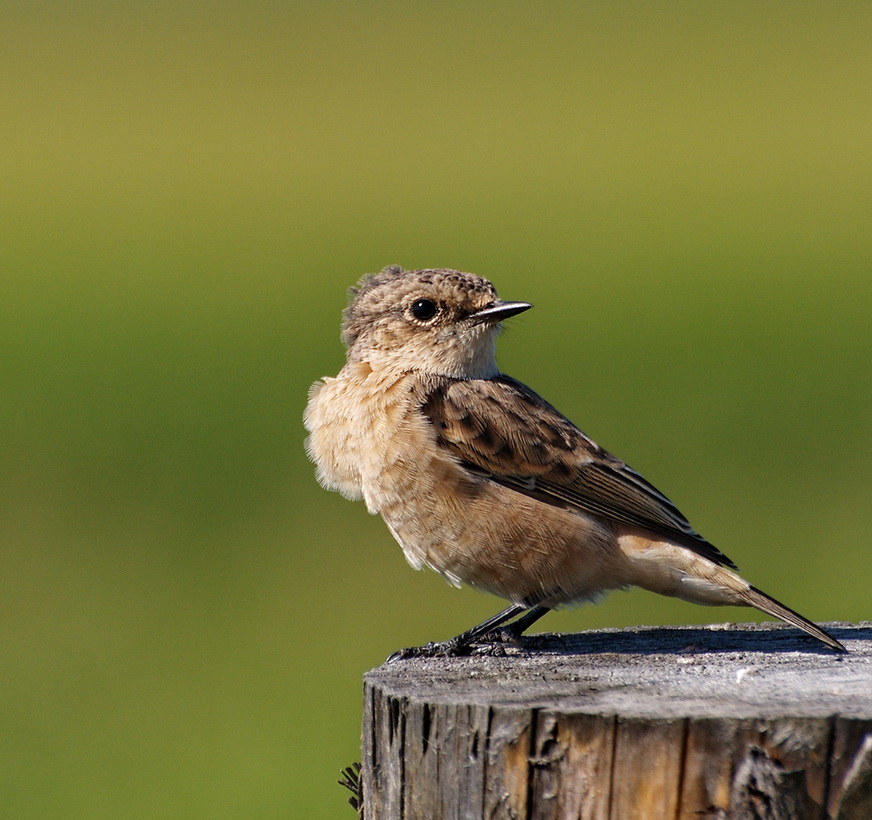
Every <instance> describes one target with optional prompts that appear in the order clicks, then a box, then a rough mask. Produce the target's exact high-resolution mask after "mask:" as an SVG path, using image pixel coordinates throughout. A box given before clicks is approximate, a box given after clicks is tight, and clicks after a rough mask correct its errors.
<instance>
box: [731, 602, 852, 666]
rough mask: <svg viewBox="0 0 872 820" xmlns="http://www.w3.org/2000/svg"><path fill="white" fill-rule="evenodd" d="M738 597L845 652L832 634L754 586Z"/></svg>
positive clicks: (832, 647) (831, 647)
mask: <svg viewBox="0 0 872 820" xmlns="http://www.w3.org/2000/svg"><path fill="white" fill-rule="evenodd" d="M739 597H740V598H742V599H743V600H744V601H745V602H746V603H747V604H748V605H749V606H753V607H754V608H755V609H759V610H760V611H761V612H765V613H766V614H767V615H774V616H775V617H776V618H780V619H781V620H782V621H785V622H786V623H789V624H792V625H793V626H798V627H799V628H800V629H802V630H803V631H804V632H808V634H809V635H812V636H814V637H815V638H817V639H818V640H819V641H823V642H824V643H825V644H826V645H827V646H828V647H830V649H835V650H836V651H838V652H847V651H848V650H847V649H845V647H844V646H842V644H840V643H839V642H838V641H837V640H836V639H835V638H834V637H832V635H828V634H827V633H826V632H824V630H823V629H821V628H820V627H819V626H817V624H813V623H812V622H811V621H809V620H806V619H805V618H803V617H802V615H800V614H799V613H798V612H794V611H793V610H792V609H790V607H786V606H784V604H782V603H779V602H778V601H776V600H775V599H774V598H770V597H769V596H768V595H767V594H766V593H765V592H761V591H760V590H759V589H757V588H756V587H749V588H748V590H747V591H745V592H740V593H739Z"/></svg>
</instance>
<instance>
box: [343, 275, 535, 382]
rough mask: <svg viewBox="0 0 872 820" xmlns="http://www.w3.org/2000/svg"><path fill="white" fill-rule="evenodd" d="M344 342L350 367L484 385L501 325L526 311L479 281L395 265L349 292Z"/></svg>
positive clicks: (492, 370) (493, 367) (492, 365)
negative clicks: (360, 364)
mask: <svg viewBox="0 0 872 820" xmlns="http://www.w3.org/2000/svg"><path fill="white" fill-rule="evenodd" d="M351 296H352V301H351V303H350V304H349V306H348V307H347V308H346V310H345V314H344V322H343V325H342V341H343V342H344V343H345V345H346V346H347V347H348V361H349V362H363V361H366V362H369V363H370V364H371V365H372V366H373V367H379V368H383V367H386V368H392V369H397V370H417V371H421V372H423V373H428V374H433V375H440V376H452V377H454V378H488V377H490V376H495V375H496V374H497V373H498V372H499V371H498V369H497V364H496V357H495V349H494V348H495V345H494V342H495V339H496V336H497V333H498V332H499V330H500V322H501V321H502V320H503V319H507V318H508V317H509V316H514V315H515V314H517V313H521V312H522V311H524V310H527V309H528V308H530V307H532V305H530V304H528V303H527V302H503V301H500V299H498V298H497V292H496V290H495V289H494V286H493V285H492V284H491V283H490V282H488V280H487V279H483V278H482V277H480V276H475V275H473V274H471V273H461V272H460V271H456V270H448V269H444V268H428V269H425V270H413V271H404V270H403V269H402V268H400V267H399V266H391V267H388V268H385V269H384V270H383V271H382V272H381V273H378V274H375V275H373V276H368V277H365V278H364V279H363V280H361V282H360V283H359V284H358V286H357V287H356V288H352V289H351Z"/></svg>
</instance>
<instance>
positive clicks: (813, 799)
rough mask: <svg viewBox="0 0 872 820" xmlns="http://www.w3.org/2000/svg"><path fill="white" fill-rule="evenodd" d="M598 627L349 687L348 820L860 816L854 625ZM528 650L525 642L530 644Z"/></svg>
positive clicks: (860, 689) (859, 677)
mask: <svg viewBox="0 0 872 820" xmlns="http://www.w3.org/2000/svg"><path fill="white" fill-rule="evenodd" d="M829 628H830V629H831V631H833V632H834V634H835V635H836V637H838V638H839V639H840V640H841V641H843V642H844V643H845V644H846V645H847V647H848V649H849V654H847V655H837V654H835V653H833V652H830V651H829V650H827V649H826V648H825V647H822V646H821V647H819V646H818V644H816V643H815V642H814V641H812V640H810V639H809V638H807V637H805V636H803V635H800V634H799V633H797V632H796V631H795V630H792V629H789V628H783V627H781V626H778V625H773V624H766V625H762V624H761V625H753V624H745V625H738V626H736V625H729V626H714V627H687V628H681V627H678V628H640V629H634V630H598V631H594V632H587V633H580V634H576V635H564V636H559V637H557V636H554V637H553V638H550V639H546V640H545V646H546V648H538V649H535V650H533V649H531V650H523V649H513V648H509V649H507V650H506V653H505V655H503V656H499V657H494V656H474V657H466V658H448V659H414V660H403V661H397V662H394V663H390V664H385V665H383V666H381V667H379V668H378V669H374V670H373V671H371V672H369V673H368V674H367V675H366V678H365V683H364V692H365V698H364V719H363V760H362V763H363V770H362V784H363V798H364V817H365V819H366V820H387V818H390V820H437V819H438V820H441V819H442V818H451V820H467V819H470V820H472V819H473V818H488V820H491V819H492V818H493V819H496V818H525V820H527V819H528V818H529V820H562V819H563V818H573V820H576V819H578V820H582V819H583V820H625V819H626V820H632V818H645V820H648V818H660V817H664V818H670V820H671V819H672V818H679V820H700V818H710V819H713V818H730V820H740V819H741V820H744V818H755V820H759V819H760V818H767V820H770V819H771V820H782V819H783V818H790V820H806V818H808V820H811V818H814V820H830V819H832V818H839V820H870V818H872V624H867V623H863V624H859V625H850V624H835V625H831V626H830V627H829ZM537 637H538V636H537Z"/></svg>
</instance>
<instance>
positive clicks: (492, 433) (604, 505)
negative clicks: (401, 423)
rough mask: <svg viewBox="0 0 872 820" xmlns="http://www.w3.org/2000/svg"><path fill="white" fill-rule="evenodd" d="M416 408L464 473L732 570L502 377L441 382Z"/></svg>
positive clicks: (570, 427)
mask: <svg viewBox="0 0 872 820" xmlns="http://www.w3.org/2000/svg"><path fill="white" fill-rule="evenodd" d="M421 409H422V411H423V412H424V414H425V415H426V416H427V418H428V419H429V420H430V423H431V424H432V425H433V429H434V431H435V434H436V438H437V441H438V443H439V444H440V445H441V446H442V447H445V448H446V449H447V450H448V451H449V452H450V453H451V454H452V455H454V456H455V457H456V458H457V459H458V460H459V461H460V462H462V463H463V465H464V466H465V467H466V468H467V469H469V470H470V471H472V472H474V473H476V474H478V475H481V476H483V477H486V478H487V479H489V480H491V481H494V482H496V483H498V484H501V485H503V486H505V487H509V488H511V489H513V490H516V491H517V492H520V493H524V494H525V495H528V496H531V497H533V498H536V499H538V500H540V501H543V502H545V503H548V504H553V505H556V506H562V507H567V508H570V509H573V508H574V509H577V510H580V511H583V512H585V513H590V514H593V515H598V516H601V517H603V518H606V519H610V520H612V521H616V522H620V523H622V524H627V525H630V526H633V527H638V528H639V529H642V530H645V531H648V532H650V533H653V534H655V535H659V536H661V537H663V538H665V539H667V540H669V541H672V542H674V543H677V544H681V545H682V546H685V547H689V548H690V549H692V550H694V551H695V552H697V553H699V554H700V555H702V556H704V557H706V558H708V559H709V560H711V561H714V562H716V563H718V564H723V565H725V566H729V567H733V568H735V565H734V564H733V562H732V561H730V559H729V558H727V556H726V555H724V554H723V553H722V552H721V551H720V550H719V549H717V548H716V547H714V546H713V545H712V544H710V543H709V542H708V541H706V539H705V538H703V537H702V536H701V535H699V533H697V532H696V531H695V530H694V529H693V528H692V527H691V526H690V524H689V523H688V521H687V519H686V518H685V517H684V516H683V515H682V514H681V513H680V512H679V511H678V509H677V508H676V506H675V505H674V504H673V503H672V502H671V501H670V500H669V499H668V498H667V497H666V496H665V495H663V493H661V492H660V491H659V490H657V489H656V488H655V487H653V486H652V485H651V484H649V483H648V482H647V481H646V480H645V479H644V478H642V476H641V475H639V474H638V473H637V472H636V471H635V470H632V469H631V468H630V467H628V466H627V465H626V464H624V463H623V462H622V461H620V460H619V459H617V458H615V457H614V456H613V455H611V453H608V452H607V451H606V450H603V449H602V447H600V446H599V445H597V444H596V443H594V442H593V441H591V439H589V438H588V437H587V436H586V435H585V434H584V433H582V432H581V430H579V429H578V428H577V427H576V426H575V425H574V424H572V422H570V421H569V420H568V419H567V418H566V417H565V416H563V415H562V414H561V413H559V412H558V411H557V410H555V409H554V408H553V407H552V406H551V405H550V404H548V402H546V401H545V400H544V399H543V398H541V397H540V396H538V395H537V394H536V393H534V392H533V391H532V390H530V388H528V387H526V386H525V385H523V384H521V383H520V382H518V381H515V380H514V379H511V378H509V377H508V376H497V377H496V378H493V379H471V380H455V379H450V380H446V381H444V382H442V383H440V384H438V385H437V386H435V387H434V388H433V389H432V390H431V391H430V392H429V393H428V394H427V395H426V397H424V399H423V402H422V406H421Z"/></svg>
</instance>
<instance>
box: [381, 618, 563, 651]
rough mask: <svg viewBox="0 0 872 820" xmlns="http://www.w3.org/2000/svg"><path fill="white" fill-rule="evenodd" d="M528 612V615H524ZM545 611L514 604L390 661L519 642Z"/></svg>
mask: <svg viewBox="0 0 872 820" xmlns="http://www.w3.org/2000/svg"><path fill="white" fill-rule="evenodd" d="M523 612H525V613H526V614H524V615H521V613H523ZM546 612H548V607H546V606H533V607H528V606H524V604H512V605H511V606H510V607H507V608H506V609H504V610H503V611H502V612H498V613H497V614H496V615H494V616H493V617H491V618H488V619H487V620H486V621H482V623H480V624H478V626H474V627H472V629H467V630H466V632H461V633H460V634H459V635H457V636H456V637H454V638H452V639H451V640H449V641H443V642H442V643H428V644H427V645H426V646H412V647H409V648H408V649H400V650H399V651H398V652H394V654H393V655H391V656H390V657H389V658H388V661H396V660H400V659H403V658H444V657H454V656H458V655H469V654H471V647H472V645H473V644H476V643H500V644H504V643H517V641H518V639H519V638H520V637H521V634H522V633H523V632H524V631H525V630H526V629H528V628H529V627H531V626H532V625H533V624H534V623H536V621H538V620H539V619H540V618H541V617H542V616H543V615H544V614H545V613H546ZM516 615H521V617H520V618H518V619H517V620H516V621H514V622H512V623H510V624H508V625H506V621H510V620H511V619H512V618H514V617H515V616H516Z"/></svg>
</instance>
